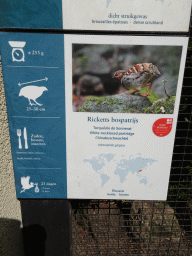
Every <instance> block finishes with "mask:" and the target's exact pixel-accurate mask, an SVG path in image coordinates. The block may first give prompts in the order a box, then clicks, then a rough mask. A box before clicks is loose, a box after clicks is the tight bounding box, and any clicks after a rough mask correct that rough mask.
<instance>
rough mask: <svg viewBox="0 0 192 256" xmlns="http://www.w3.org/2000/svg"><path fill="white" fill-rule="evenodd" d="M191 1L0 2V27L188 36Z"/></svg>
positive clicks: (14, 0)
mask: <svg viewBox="0 0 192 256" xmlns="http://www.w3.org/2000/svg"><path fill="white" fill-rule="evenodd" d="M190 14H191V0H182V1H181V0H97V1H95V0H83V1H79V0H73V1H70V0H41V1H35V0H33V1H31V0H1V1H0V17H1V19H0V27H2V28H37V29H44V28H47V29H69V30H70V29H73V30H108V31H113V32H114V31H150V32H188V30H189V21H190Z"/></svg>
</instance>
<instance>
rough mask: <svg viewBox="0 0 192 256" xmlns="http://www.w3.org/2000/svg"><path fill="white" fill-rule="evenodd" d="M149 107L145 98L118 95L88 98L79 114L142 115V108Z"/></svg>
mask: <svg viewBox="0 0 192 256" xmlns="http://www.w3.org/2000/svg"><path fill="white" fill-rule="evenodd" d="M149 106H151V103H150V101H149V100H148V98H147V97H141V96H140V95H129V94H125V93H120V94H117V95H115V96H107V97H93V98H89V99H88V101H86V102H85V103H84V105H83V106H82V108H81V110H80V111H81V112H98V113H144V107H149Z"/></svg>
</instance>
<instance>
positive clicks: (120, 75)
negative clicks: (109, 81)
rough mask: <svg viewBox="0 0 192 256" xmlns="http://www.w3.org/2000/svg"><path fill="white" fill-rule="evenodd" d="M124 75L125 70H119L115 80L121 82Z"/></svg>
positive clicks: (114, 76)
mask: <svg viewBox="0 0 192 256" xmlns="http://www.w3.org/2000/svg"><path fill="white" fill-rule="evenodd" d="M124 73H125V70H118V71H116V72H115V73H114V75H113V78H118V79H119V80H120V79H121V77H122V76H123V74H124Z"/></svg>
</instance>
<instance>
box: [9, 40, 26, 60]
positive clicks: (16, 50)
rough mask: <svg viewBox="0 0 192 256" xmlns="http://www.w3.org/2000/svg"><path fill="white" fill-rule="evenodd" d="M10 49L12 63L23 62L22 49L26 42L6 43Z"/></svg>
mask: <svg viewBox="0 0 192 256" xmlns="http://www.w3.org/2000/svg"><path fill="white" fill-rule="evenodd" d="M8 43H9V45H10V46H11V47H12V48H13V49H12V61H18V62H20V61H23V62H24V61H25V54H24V51H23V47H24V46H25V45H26V42H21V41H8Z"/></svg>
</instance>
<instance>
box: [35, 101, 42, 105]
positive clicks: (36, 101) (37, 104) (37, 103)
mask: <svg viewBox="0 0 192 256" xmlns="http://www.w3.org/2000/svg"><path fill="white" fill-rule="evenodd" d="M34 102H35V103H36V104H37V105H39V106H42V105H43V104H40V103H38V102H37V101H36V100H34Z"/></svg>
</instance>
